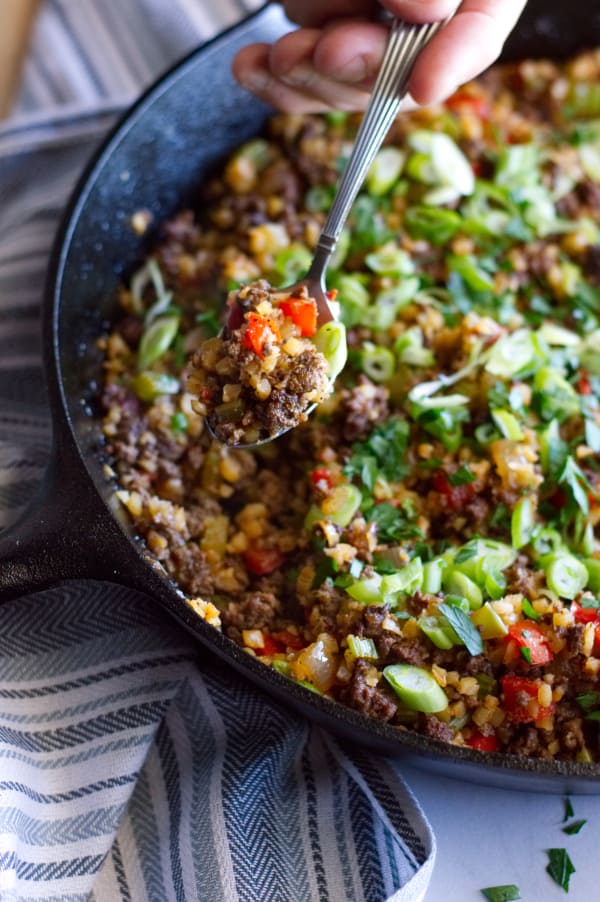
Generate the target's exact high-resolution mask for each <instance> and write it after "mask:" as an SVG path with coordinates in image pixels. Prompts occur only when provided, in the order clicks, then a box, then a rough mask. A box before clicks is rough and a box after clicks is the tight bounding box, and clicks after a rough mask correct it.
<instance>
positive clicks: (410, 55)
mask: <svg viewBox="0 0 600 902" xmlns="http://www.w3.org/2000/svg"><path fill="white" fill-rule="evenodd" d="M443 24H445V23H444V22H433V23H429V24H426V25H408V24H406V23H405V22H401V21H400V20H399V19H394V21H393V24H392V27H391V30H390V36H389V39H388V43H387V47H386V50H385V53H384V56H383V60H382V63H381V68H380V70H379V74H378V76H377V79H376V81H375V85H374V87H373V91H372V93H371V97H370V99H369V104H368V106H367V109H366V111H365V115H364V117H363V120H362V122H361V124H360V127H359V129H358V132H357V134H356V140H355V142H354V146H353V148H352V151H351V153H350V156H349V158H348V162H347V163H346V167H345V169H344V172H343V173H342V177H341V179H340V182H339V185H338V188H337V192H336V196H335V199H334V201H333V204H332V206H331V209H330V211H329V215H328V217H327V220H326V222H325V225H324V226H323V231H322V232H321V235H320V238H319V241H318V244H317V249H316V252H315V255H314V263H313V267H311V273H310V276H311V277H317V279H319V276H322V275H323V273H324V272H325V269H326V267H327V262H328V260H329V258H330V256H331V254H332V253H333V251H334V249H335V246H336V244H337V241H338V238H339V237H340V232H341V231H342V228H343V226H344V223H345V222H346V219H347V218H348V214H349V212H350V208H351V207H352V204H353V203H354V200H355V199H356V195H357V194H358V192H359V190H360V187H361V185H362V183H363V181H364V179H365V176H366V174H367V172H368V171H369V167H370V165H371V163H372V162H373V160H374V159H375V155H376V154H377V151H378V150H379V148H380V147H381V144H382V142H383V139H384V138H385V136H386V134H387V132H388V130H389V128H390V126H391V124H392V122H393V121H394V118H395V116H396V113H397V112H398V108H399V107H400V104H401V102H402V100H403V98H404V96H405V95H406V91H407V87H408V81H409V78H410V74H411V72H412V69H413V66H414V64H415V62H416V59H417V57H418V55H419V54H420V52H421V51H422V50H423V48H424V47H425V46H426V45H427V44H428V43H429V41H430V40H431V39H432V38H433V36H434V35H435V34H436V33H437V32H438V31H439V29H440V28H441V27H442V25H443Z"/></svg>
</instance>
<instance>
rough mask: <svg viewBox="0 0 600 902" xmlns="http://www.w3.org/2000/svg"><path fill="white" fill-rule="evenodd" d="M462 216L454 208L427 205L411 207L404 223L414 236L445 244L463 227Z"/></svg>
mask: <svg viewBox="0 0 600 902" xmlns="http://www.w3.org/2000/svg"><path fill="white" fill-rule="evenodd" d="M461 222H462V220H461V217H460V216H459V214H458V213H455V212H454V210H445V209H443V208H439V207H428V206H425V205H421V206H417V207H409V208H408V210H407V211H406V214H405V216H404V225H405V227H406V229H407V230H408V231H409V232H410V234H411V236H412V237H413V238H422V239H424V240H425V241H429V242H430V243H431V244H445V243H446V242H447V241H450V239H451V238H453V237H454V236H455V235H456V233H457V232H458V230H459V229H460V227H461Z"/></svg>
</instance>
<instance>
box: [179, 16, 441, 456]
mask: <svg viewBox="0 0 600 902" xmlns="http://www.w3.org/2000/svg"><path fill="white" fill-rule="evenodd" d="M443 24H444V23H443V22H434V23H430V24H426V25H407V24H406V23H404V22H400V21H399V20H397V19H396V20H394V21H393V23H392V26H391V29H390V36H389V39H388V43H387V47H386V50H385V53H384V57H383V60H382V63H381V68H380V70H379V74H378V76H377V79H376V82H375V85H374V87H373V91H372V93H371V97H370V99H369V104H368V106H367V109H366V111H365V115H364V117H363V119H362V122H361V125H360V128H359V129H358V132H357V135H356V140H355V142H354V145H353V148H352V151H351V153H350V156H349V158H348V161H347V163H346V167H345V169H344V172H343V173H342V176H341V179H340V182H339V185H338V187H337V191H336V196H335V198H334V201H333V204H332V206H331V209H330V212H329V215H328V217H327V220H326V222H325V225H324V226H323V230H322V232H321V235H320V237H319V240H318V242H317V247H316V250H315V253H314V256H313V260H312V263H311V266H310V269H309V270H308V273H307V274H306V276H305V277H304V278H303V279H301V280H300V281H299V282H296V283H295V284H294V285H292V286H290V287H289V288H283V289H282V288H278V289H275V288H272V287H271V286H270V285H269V284H268V283H267V282H266V281H263V280H260V281H258V282H254V283H251V284H249V285H245V286H243V287H242V288H240V289H238V290H236V291H233V292H230V294H229V297H228V299H227V304H228V309H229V313H228V316H227V320H226V323H225V326H224V328H223V330H222V332H221V333H220V335H218V336H217V337H216V338H212V339H209V340H208V341H206V342H204V344H203V345H202V347H200V348H199V349H198V350H197V351H196V353H195V354H194V356H193V357H192V359H191V361H190V363H189V365H188V367H187V371H186V389H187V391H189V392H190V393H191V394H193V395H194V396H195V397H196V398H197V399H198V400H197V402H196V405H197V409H198V411H199V412H201V413H202V414H204V415H205V416H206V422H207V425H208V428H209V430H210V432H211V433H212V435H213V436H214V437H215V438H217V439H219V440H220V441H222V442H225V443H226V444H228V445H235V446H237V447H254V446H256V445H261V444H263V443H264V442H269V441H272V440H273V439H275V438H277V437H278V436H280V435H282V434H283V433H284V432H287V431H288V430H289V429H292V428H293V427H294V426H297V425H298V424H299V423H301V422H303V421H304V420H306V419H307V417H308V416H309V414H310V413H311V412H312V411H313V410H314V408H315V407H316V405H317V404H319V403H321V401H323V400H324V399H325V398H326V397H327V395H328V394H329V393H330V392H331V390H332V386H333V382H334V380H335V378H336V376H337V375H338V374H339V373H340V372H341V370H342V369H343V367H344V364H345V362H346V355H347V351H346V335H345V329H344V325H343V323H341V322H340V321H339V320H338V306H337V304H336V302H335V295H334V293H333V292H328V291H327V289H326V286H325V273H326V270H327V264H328V262H329V259H330V257H331V255H332V253H333V251H334V249H335V247H336V244H337V241H338V238H339V236H340V233H341V231H342V228H343V226H344V224H345V222H346V219H347V217H348V214H349V212H350V208H351V207H352V204H353V202H354V200H355V198H356V196H357V194H358V192H359V190H360V187H361V185H362V183H363V181H364V179H365V177H366V175H367V173H368V171H369V168H370V166H371V164H372V163H373V160H374V159H375V156H376V154H377V152H378V150H379V148H380V147H381V144H382V142H383V140H384V138H385V136H386V134H387V132H388V130H389V128H390V126H391V124H392V122H393V120H394V118H395V116H396V114H397V112H398V109H399V106H400V103H401V102H402V100H403V98H404V97H405V95H406V93H407V86H408V82H409V79H410V74H411V72H412V69H413V66H414V64H415V62H416V59H417V57H418V56H419V54H420V52H421V51H422V50H423V48H424V47H425V46H426V44H428V43H429V41H430V40H431V39H432V38H433V37H434V35H435V34H436V33H437V31H438V30H439V29H440V27H441V26H442V25H443Z"/></svg>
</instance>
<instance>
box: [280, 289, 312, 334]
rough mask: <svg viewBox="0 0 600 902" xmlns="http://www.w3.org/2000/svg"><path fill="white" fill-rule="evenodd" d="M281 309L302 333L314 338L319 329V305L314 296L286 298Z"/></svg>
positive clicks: (281, 303) (281, 304)
mask: <svg viewBox="0 0 600 902" xmlns="http://www.w3.org/2000/svg"><path fill="white" fill-rule="evenodd" d="M279 309H280V310H281V312H282V313H283V315H284V316H287V317H288V319H291V320H292V322H293V323H294V325H295V326H298V328H299V329H300V334H301V335H304V336H306V338H312V336H313V335H314V334H315V332H316V331H317V305H316V303H315V301H314V299H313V298H285V300H283V301H280V303H279Z"/></svg>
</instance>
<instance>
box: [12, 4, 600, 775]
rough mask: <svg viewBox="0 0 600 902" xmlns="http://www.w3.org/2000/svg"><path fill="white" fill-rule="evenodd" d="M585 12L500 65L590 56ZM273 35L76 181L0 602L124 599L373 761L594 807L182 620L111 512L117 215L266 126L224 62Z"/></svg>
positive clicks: (162, 196)
mask: <svg viewBox="0 0 600 902" xmlns="http://www.w3.org/2000/svg"><path fill="white" fill-rule="evenodd" d="M591 5H592V4H590V3H588V2H582V0H580V2H579V3H577V2H571V3H569V2H567V0H530V2H529V4H528V8H527V12H526V14H525V16H524V17H523V19H522V21H521V23H520V24H519V26H518V28H517V30H516V32H515V33H514V34H513V36H512V38H511V40H510V42H509V45H508V47H507V50H506V53H505V56H506V57H507V58H508V57H510V58H521V57H527V56H541V55H548V56H564V55H567V54H570V53H572V52H574V51H576V50H578V49H580V48H583V47H585V46H590V45H593V44H594V42H597V43H600V9H598V8H597V9H596V11H595V12H592V11H591V9H590V6H591ZM594 5H595V4H594ZM287 28H288V26H287V24H286V22H285V20H284V19H283V17H282V15H281V13H280V10H279V8H278V7H276V6H268V7H264V8H263V9H262V10H261V11H259V12H258V13H257V14H256V15H254V16H252V17H251V18H250V19H248V20H246V21H245V22H243V23H241V24H240V25H238V26H236V27H235V28H233V29H231V30H230V31H228V32H226V33H225V34H223V35H221V36H220V37H218V38H217V39H216V40H214V41H212V42H211V43H210V44H208V45H206V46H205V47H203V48H202V49H200V50H199V51H197V52H195V53H193V54H192V55H191V56H190V57H188V58H187V59H186V60H184V61H183V62H182V63H181V64H179V65H178V66H176V67H175V68H174V69H173V70H172V71H170V72H169V73H167V74H166V75H165V76H164V77H163V78H161V79H160V81H159V82H158V83H157V84H156V85H155V86H154V87H153V88H151V89H150V91H149V92H148V93H147V94H146V95H145V96H144V97H143V98H142V99H141V100H140V101H139V102H138V103H137V104H136V105H135V106H134V108H133V109H132V110H131V111H130V112H129V113H127V115H126V116H125V117H124V119H123V120H122V121H121V123H120V124H119V125H118V126H117V128H116V129H115V131H114V132H113V133H112V135H110V137H109V138H108V139H107V141H106V142H105V143H104V145H103V147H102V149H101V150H100V151H99V153H98V154H97V155H96V157H95V159H94V160H93V161H92V162H91V164H90V165H89V167H88V169H87V171H86V172H85V174H84V176H83V177H82V179H81V180H80V182H79V185H78V187H77V189H76V191H75V193H74V196H73V198H72V200H71V202H70V204H69V207H68V210H67V212H66V215H65V218H64V221H63V224H62V226H61V229H60V231H59V234H58V237H57V241H56V245H55V249H54V253H53V256H52V261H51V266H50V272H49V278H48V286H47V295H46V302H45V323H44V345H45V365H46V372H47V379H48V391H49V400H50V407H51V411H52V416H53V423H54V451H53V454H52V459H51V462H50V465H49V467H48V471H47V474H46V477H45V480H44V484H43V488H42V490H41V492H40V494H39V496H38V498H37V499H36V500H35V502H34V503H33V505H32V506H31V508H30V510H29V511H28V512H27V514H26V515H25V516H24V517H23V518H22V519H21V521H20V522H19V523H18V524H17V525H16V526H15V528H13V529H11V530H10V531H9V532H8V533H6V534H4V535H3V536H2V537H1V538H0V600H5V599H8V598H13V597H15V596H17V595H19V594H24V593H26V592H31V591H34V590H36V589H41V588H46V587H48V586H51V585H53V584H56V583H59V582H61V581H63V580H68V579H75V578H84V577H85V578H90V579H102V580H110V581H113V582H118V583H121V584H124V585H127V586H131V587H135V588H137V589H141V590H143V591H144V592H146V593H147V594H148V596H150V599H149V603H151V601H150V600H153V601H156V602H158V603H159V604H160V605H161V606H162V607H163V608H165V609H166V610H167V611H168V612H169V613H170V614H171V615H172V616H173V617H175V618H176V619H177V620H178V621H179V622H180V623H181V624H183V625H184V626H185V627H186V628H187V629H188V630H189V631H190V632H191V633H192V634H193V635H194V636H196V637H197V638H198V640H199V641H200V644H201V646H202V648H203V650H204V651H205V652H206V657H207V658H208V659H209V660H210V653H209V650H210V651H212V652H215V653H216V654H217V655H219V656H220V657H221V658H223V659H224V660H225V661H227V662H228V663H229V664H231V665H232V666H233V667H234V668H235V669H236V670H238V671H239V672H240V673H241V674H242V675H244V676H245V677H246V678H248V679H250V680H252V682H254V683H255V684H257V685H259V686H261V687H262V688H264V689H265V690H266V691H267V692H269V693H270V694H272V695H274V696H276V697H278V698H279V699H281V700H282V701H284V702H286V703H288V704H292V705H293V706H294V707H295V708H296V709H298V710H299V711H300V712H302V713H303V714H304V715H305V716H306V717H309V718H311V719H313V720H315V721H317V722H318V723H320V724H321V725H322V726H324V727H327V728H329V729H331V730H333V731H334V732H336V733H338V734H340V735H342V736H345V737H347V738H350V739H352V740H354V741H355V742H360V743H362V744H364V745H365V746H368V747H370V748H372V749H373V750H376V751H380V752H385V753H387V754H390V755H395V756H398V755H401V754H402V755H408V756H409V757H410V760H411V762H412V763H413V764H415V765H417V766H420V767H423V768H426V769H428V770H430V771H433V772H437V773H441V774H444V775H446V776H454V777H457V778H460V779H464V780H473V781H476V782H481V783H486V784H489V785H492V786H498V787H505V788H519V789H530V790H539V791H549V792H564V791H568V792H600V764H599V765H596V764H574V763H567V762H564V763H563V762H550V761H542V760H534V759H521V758H515V757H512V756H501V755H489V754H488V755H485V756H483V755H482V754H481V753H479V752H476V751H473V750H471V749H462V748H456V747H453V746H449V745H445V744H443V743H440V742H437V741H435V740H432V739H429V738H427V737H425V736H421V735H417V734H413V733H407V732H398V731H397V730H394V729H393V728H391V727H389V726H386V725H383V724H380V723H376V722H373V721H369V720H367V719H366V718H365V717H364V716H363V715H361V714H359V713H357V712H355V711H351V710H350V709H347V708H344V707H342V706H341V705H337V704H335V703H333V702H330V701H328V700H327V699H324V698H321V697H319V696H317V695H315V694H314V693H311V692H308V691H307V690H305V689H304V688H303V687H301V686H298V685H296V684H294V683H291V682H290V681H288V680H286V679H285V678H284V677H283V676H281V675H280V674H278V673H276V672H275V671H273V670H269V669H268V668H267V667H265V666H264V665H262V664H260V662H258V661H257V660H255V659H253V658H251V657H249V656H248V655H247V654H245V653H244V652H243V651H242V650H241V649H240V648H239V647H238V646H237V645H235V644H234V643H233V642H231V641H230V640H228V639H227V638H226V637H225V636H223V635H222V634H221V633H219V632H218V631H217V630H215V629H214V628H212V627H210V626H208V625H207V624H206V623H204V622H203V621H202V620H200V619H199V618H197V617H195V616H194V615H193V614H192V612H191V611H190V610H189V608H188V607H187V606H186V604H185V601H184V598H183V596H182V594H181V592H180V591H179V590H178V589H177V587H176V585H174V584H173V583H172V582H171V581H169V580H168V579H167V578H166V577H165V576H164V574H163V573H162V572H161V571H160V569H158V568H157V567H156V566H155V565H154V564H153V561H152V558H151V556H150V555H149V554H148V553H147V552H146V551H145V550H144V548H143V546H142V544H141V543H140V542H138V541H136V538H135V536H134V535H133V534H132V531H131V527H130V526H129V524H128V523H127V521H126V518H125V517H124V515H123V513H122V511H120V510H119V506H118V504H117V503H115V500H114V498H113V492H114V488H115V486H114V484H113V483H112V482H111V481H110V479H109V478H108V477H107V476H106V474H105V471H104V469H103V460H102V455H101V438H100V431H99V426H98V421H97V419H96V418H94V415H93V411H94V385H97V384H98V381H99V379H100V356H99V353H98V350H97V348H96V344H95V341H96V338H97V335H98V334H99V332H100V331H101V327H102V323H103V322H104V321H106V320H107V319H108V318H109V317H110V315H111V312H112V311H113V307H114V297H115V292H116V288H117V285H118V284H119V281H120V280H121V279H122V277H123V275H124V273H125V272H127V271H128V270H130V269H131V268H132V266H133V265H134V264H135V263H136V261H139V260H141V259H142V258H143V256H144V253H145V252H146V250H147V248H148V246H149V244H150V243H151V242H152V240H153V237H154V236H153V234H152V231H150V232H149V233H148V234H147V235H145V236H143V237H138V236H136V235H135V234H134V232H133V230H132V229H131V227H130V218H131V215H132V213H134V212H135V211H136V210H139V209H141V208H147V209H149V210H150V211H151V212H152V214H153V217H154V220H153V221H154V222H155V223H160V221H161V220H163V219H165V218H166V217H168V216H170V215H171V214H172V213H173V212H174V211H175V210H177V209H178V208H180V207H181V206H183V205H185V203H186V202H187V201H190V200H192V199H193V194H194V187H195V186H197V185H198V183H199V181H200V180H201V179H202V177H203V173H206V171H207V170H209V169H210V168H211V167H212V166H213V164H214V163H216V162H217V161H218V160H219V159H221V158H222V157H223V156H224V155H225V154H226V153H227V152H228V151H229V150H231V149H232V148H233V147H235V146H236V145H238V144H240V143H242V142H243V141H244V140H247V139H248V138H249V137H250V136H252V135H253V134H255V133H256V132H257V131H259V130H260V128H261V126H262V124H263V123H264V120H265V118H266V116H267V115H268V113H269V111H268V109H267V108H266V107H264V106H263V105H262V104H260V103H259V102H258V101H256V100H254V99H253V98H251V97H250V96H249V95H248V94H247V93H245V92H244V91H242V90H241V88H239V87H238V86H237V85H236V84H235V83H234V82H233V80H232V78H231V76H230V72H229V68H230V61H231V58H232V56H233V55H234V53H235V52H236V51H237V50H238V49H239V48H240V47H242V46H243V45H245V44H247V43H249V42H252V41H270V40H273V39H274V38H276V37H278V36H279V35H280V34H281V33H282V32H284V31H285V30H287ZM0 626H1V620H0Z"/></svg>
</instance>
